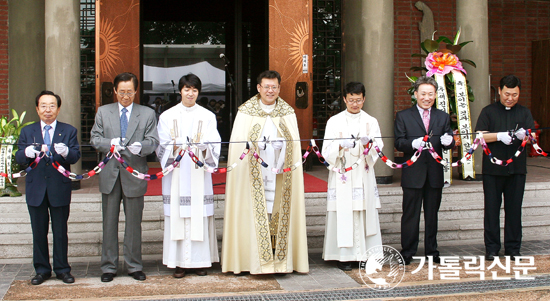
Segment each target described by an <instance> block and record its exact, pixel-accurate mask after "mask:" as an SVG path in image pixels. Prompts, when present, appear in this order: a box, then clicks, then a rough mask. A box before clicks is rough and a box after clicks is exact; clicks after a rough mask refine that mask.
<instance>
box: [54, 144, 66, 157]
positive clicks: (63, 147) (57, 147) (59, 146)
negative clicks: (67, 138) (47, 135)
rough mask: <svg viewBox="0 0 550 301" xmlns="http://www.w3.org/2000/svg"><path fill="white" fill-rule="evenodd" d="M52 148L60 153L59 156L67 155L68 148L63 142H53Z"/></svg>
mask: <svg viewBox="0 0 550 301" xmlns="http://www.w3.org/2000/svg"><path fill="white" fill-rule="evenodd" d="M53 148H54V149H55V152H56V153H58V154H60V155H61V157H63V158H67V155H68V154H69V148H68V147H67V146H66V145H65V143H54V144H53Z"/></svg>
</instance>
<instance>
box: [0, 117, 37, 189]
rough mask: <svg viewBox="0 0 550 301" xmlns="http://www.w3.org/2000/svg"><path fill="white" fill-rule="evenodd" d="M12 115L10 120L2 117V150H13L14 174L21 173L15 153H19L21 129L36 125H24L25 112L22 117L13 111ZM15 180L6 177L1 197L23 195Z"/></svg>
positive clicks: (0, 135)
mask: <svg viewBox="0 0 550 301" xmlns="http://www.w3.org/2000/svg"><path fill="white" fill-rule="evenodd" d="M11 114H12V115H13V117H12V118H11V119H9V116H2V117H0V144H1V147H2V148H5V149H6V151H9V149H10V148H11V156H10V158H11V161H10V163H11V164H10V165H9V168H10V171H11V173H12V174H13V173H14V172H18V171H19V168H20V166H19V164H17V162H16V161H15V153H16V152H17V144H16V142H17V140H18V139H19V135H20V134H21V129H23V128H24V127H25V126H27V125H29V124H32V123H34V121H31V122H27V123H23V119H24V118H25V115H26V114H27V112H23V113H22V114H21V115H19V114H17V112H16V111H15V110H14V109H12V110H11ZM7 163H8V162H5V163H4V164H5V166H8V164H7ZM14 182H15V181H14V179H12V178H10V177H6V182H5V183H6V185H5V186H6V188H4V189H1V190H0V196H5V195H9V196H18V195H21V194H20V193H19V192H18V191H17V188H16V187H15V186H14Z"/></svg>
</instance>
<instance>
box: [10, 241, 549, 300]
mask: <svg viewBox="0 0 550 301" xmlns="http://www.w3.org/2000/svg"><path fill="white" fill-rule="evenodd" d="M439 250H440V253H441V256H480V255H483V254H484V246H483V245H462V246H441V247H440V248H439ZM521 250H522V254H523V255H542V254H550V239H548V240H532V241H525V242H523V243H522V249H521ZM423 252H424V251H423V250H421V249H420V250H419V251H418V254H423ZM71 266H72V273H73V275H74V276H75V277H76V278H77V279H78V278H93V277H100V276H101V269H100V267H99V262H98V261H89V262H74V263H71ZM309 268H310V272H309V273H308V274H298V273H293V274H289V275H286V276H275V278H276V280H277V281H278V282H279V284H280V285H281V287H282V288H283V290H284V291H286V292H297V291H309V290H325V291H326V290H331V289H336V288H339V289H352V288H358V287H360V285H359V284H358V283H357V282H355V281H354V280H353V279H351V278H350V277H349V276H348V275H347V274H345V273H344V272H342V271H341V270H340V269H338V268H337V267H336V264H335V262H325V261H324V260H323V259H322V257H321V254H319V253H313V254H310V257H309ZM119 270H121V271H122V267H121V268H120V269H119ZM143 271H144V272H145V273H146V274H147V275H148V276H159V275H171V274H172V273H173V271H172V270H170V269H168V268H166V267H165V266H164V265H163V264H162V260H147V261H145V262H144V268H143ZM220 271H221V269H220V266H219V264H216V265H215V266H214V267H213V268H212V272H220ZM33 275H34V268H33V266H32V264H30V263H18V264H3V265H1V264H0V297H3V296H4V294H5V293H6V292H7V290H8V288H9V286H10V284H11V283H12V281H14V280H30V279H31V277H32V276H33ZM120 276H123V274H120ZM124 277H125V276H124ZM204 279H205V281H207V280H208V278H207V277H205V278H204ZM252 299H253V298H252ZM239 300H242V299H239ZM280 300H284V298H283V299H280Z"/></svg>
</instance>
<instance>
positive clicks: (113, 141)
mask: <svg viewBox="0 0 550 301" xmlns="http://www.w3.org/2000/svg"><path fill="white" fill-rule="evenodd" d="M122 142H124V138H113V139H111V145H114V146H115V151H117V152H120V151H121V150H125V149H126V148H125V147H124V146H122Z"/></svg>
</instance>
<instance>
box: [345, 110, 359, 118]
mask: <svg viewBox="0 0 550 301" xmlns="http://www.w3.org/2000/svg"><path fill="white" fill-rule="evenodd" d="M344 114H346V117H349V118H353V119H355V118H359V117H361V111H359V112H358V113H355V114H353V113H350V112H349V111H348V110H345V111H344Z"/></svg>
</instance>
